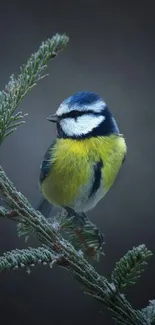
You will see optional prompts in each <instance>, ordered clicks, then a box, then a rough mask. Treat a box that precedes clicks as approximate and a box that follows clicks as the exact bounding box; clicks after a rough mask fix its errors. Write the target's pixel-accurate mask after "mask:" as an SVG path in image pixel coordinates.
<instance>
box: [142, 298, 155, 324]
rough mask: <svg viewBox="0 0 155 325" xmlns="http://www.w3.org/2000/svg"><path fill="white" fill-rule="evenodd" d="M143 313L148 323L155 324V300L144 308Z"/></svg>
mask: <svg viewBox="0 0 155 325" xmlns="http://www.w3.org/2000/svg"><path fill="white" fill-rule="evenodd" d="M142 313H143V315H144V317H145V319H146V320H147V321H148V324H155V300H150V301H149V305H148V306H147V307H145V308H143V309H142Z"/></svg>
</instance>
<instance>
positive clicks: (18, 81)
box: [0, 34, 69, 144]
mask: <svg viewBox="0 0 155 325" xmlns="http://www.w3.org/2000/svg"><path fill="white" fill-rule="evenodd" d="M68 40H69V39H68V37H67V36H66V35H59V34H56V35H55V36H54V37H52V39H48V40H47V41H46V42H43V43H42V45H41V46H40V47H39V50H38V51H37V52H36V53H34V54H32V55H31V57H30V58H29V60H28V62H27V64H26V65H23V66H22V67H21V69H20V70H21V73H20V74H19V75H18V76H17V77H15V76H14V75H12V76H11V77H10V80H9V83H8V84H7V85H6V87H5V90H3V91H1V92H0V144H1V143H2V142H3V141H4V139H5V138H6V137H7V136H8V135H10V134H11V133H12V132H14V131H15V130H16V129H17V127H18V126H19V125H21V124H23V123H25V117H26V116H27V114H22V112H18V113H16V114H14V115H13V113H14V112H15V110H16V108H17V107H18V106H19V104H20V103H21V101H22V100H23V98H24V97H25V95H26V94H27V93H28V92H29V91H30V90H31V89H32V88H33V87H34V86H35V85H36V84H37V82H38V81H39V80H40V79H42V78H44V77H45V76H46V75H43V71H44V69H45V68H46V66H47V63H48V61H49V60H51V59H53V58H55V57H56V56H57V54H58V53H59V52H60V51H62V50H63V49H64V48H65V47H66V45H67V43H68Z"/></svg>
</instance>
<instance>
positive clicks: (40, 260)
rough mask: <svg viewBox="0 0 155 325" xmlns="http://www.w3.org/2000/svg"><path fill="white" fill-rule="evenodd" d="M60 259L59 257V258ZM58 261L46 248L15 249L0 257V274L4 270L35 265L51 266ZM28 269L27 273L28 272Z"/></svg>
mask: <svg viewBox="0 0 155 325" xmlns="http://www.w3.org/2000/svg"><path fill="white" fill-rule="evenodd" d="M60 258H61V256H60ZM57 261H58V256H56V255H54V254H52V253H51V252H50V251H49V250H48V249H47V248H46V247H38V248H32V247H29V248H28V249H15V250H12V251H11V252H7V253H4V255H3V256H1V257H0V272H2V271H5V270H11V269H12V270H17V269H18V268H24V267H26V268H28V267H29V266H31V267H33V266H35V265H37V264H42V265H47V264H48V265H49V266H50V267H52V266H53V264H54V263H56V262H57ZM29 270H30V269H29V268H28V272H29Z"/></svg>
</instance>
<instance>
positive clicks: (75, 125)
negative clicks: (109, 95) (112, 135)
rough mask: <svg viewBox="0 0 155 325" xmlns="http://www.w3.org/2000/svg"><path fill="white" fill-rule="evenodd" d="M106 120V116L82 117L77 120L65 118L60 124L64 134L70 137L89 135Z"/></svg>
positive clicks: (86, 115)
mask: <svg viewBox="0 0 155 325" xmlns="http://www.w3.org/2000/svg"><path fill="white" fill-rule="evenodd" d="M104 120H105V116H103V115H100V116H94V115H88V114H85V115H82V116H79V117H78V118H77V119H73V118H65V119H63V120H62V121H61V122H60V125H61V127H62V130H63V132H64V133H65V134H66V135H68V136H82V135H85V134H88V133H89V132H91V131H92V130H93V129H95V128H96V127H98V126H99V125H100V124H101V123H102V122H103V121H104Z"/></svg>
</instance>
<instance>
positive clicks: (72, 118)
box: [47, 92, 119, 139]
mask: <svg viewBox="0 0 155 325" xmlns="http://www.w3.org/2000/svg"><path fill="white" fill-rule="evenodd" d="M47 119H48V120H49V121H51V122H55V123H56V124H57V131H58V136H59V137H62V138H73V139H80V138H86V137H90V136H103V135H109V134H113V133H115V134H118V133H119V129H118V126H117V124H116V121H115V119H114V117H113V115H112V114H111V112H110V111H109V109H108V107H107V105H106V104H105V102H104V101H103V99H102V98H101V97H100V96H99V95H97V94H95V93H92V92H79V93H76V94H74V95H72V96H70V97H68V98H67V99H65V100H64V101H63V102H62V103H61V104H60V106H59V107H58V109H57V111H56V114H53V115H50V116H49V117H48V118H47Z"/></svg>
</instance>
